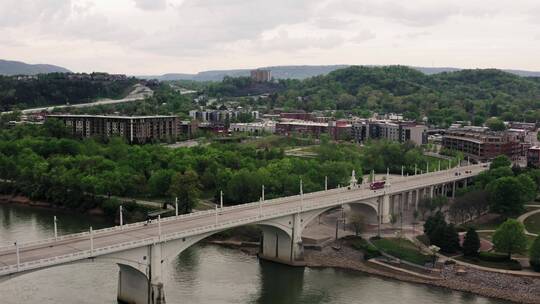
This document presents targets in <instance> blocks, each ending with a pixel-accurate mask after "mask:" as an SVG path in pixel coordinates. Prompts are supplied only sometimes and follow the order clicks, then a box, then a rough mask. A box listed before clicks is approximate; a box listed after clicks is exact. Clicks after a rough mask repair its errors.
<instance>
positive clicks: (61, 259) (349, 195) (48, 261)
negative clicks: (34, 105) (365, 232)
mask: <svg viewBox="0 0 540 304" xmlns="http://www.w3.org/2000/svg"><path fill="white" fill-rule="evenodd" d="M451 180H455V176H454V175H448V177H446V178H444V179H443V180H442V181H443V182H444V181H451ZM434 182H436V183H440V182H441V180H437V181H434ZM329 191H332V190H329ZM333 192H343V193H345V194H346V195H344V196H342V197H340V199H339V200H338V202H336V201H325V200H320V201H319V202H317V201H315V202H309V203H307V204H305V205H300V206H297V207H293V208H286V209H278V210H276V211H273V212H265V213H261V214H259V215H257V216H251V217H246V218H240V219H235V220H228V221H224V222H217V223H216V224H212V225H205V226H201V227H196V228H192V229H188V230H185V231H179V232H173V233H169V234H164V235H162V236H156V237H151V238H145V239H142V240H136V241H128V242H123V243H119V244H114V245H109V246H105V247H99V248H95V249H94V250H93V251H91V250H81V251H77V252H74V253H71V254H66V255H61V256H57V257H51V258H45V259H40V260H36V261H29V262H25V263H20V264H19V265H9V266H3V267H0V275H4V274H9V273H13V272H18V271H25V270H31V269H35V268H40V267H45V266H47V265H55V264H63V263H68V262H71V261H76V260H81V259H84V258H89V257H94V256H99V255H103V254H108V253H113V252H117V251H123V250H128V249H131V248H137V247H141V246H145V245H149V244H152V243H156V242H165V241H170V240H175V239H180V238H183V237H189V236H193V235H197V234H201V233H205V232H217V231H219V230H224V229H228V228H232V227H235V226H239V225H243V224H249V223H254V222H260V221H264V220H268V219H272V218H276V217H280V216H284V215H290V214H294V213H297V212H303V211H309V210H314V209H320V208H325V207H332V206H336V205H340V204H346V203H349V202H352V201H358V200H365V199H370V198H377V197H379V196H381V195H383V194H385V191H382V193H381V192H378V191H375V192H371V191H369V192H356V191H355V192H349V191H344V190H343V189H337V190H334V191H333ZM314 196H315V195H304V198H305V199H306V200H309V199H310V198H313V197H314ZM296 197H297V198H298V197H299V195H298V196H296ZM315 197H316V196H315ZM285 200H286V199H275V200H269V202H280V201H285ZM289 200H294V199H293V198H291V197H289ZM257 204H258V202H255V203H249V204H246V205H248V206H253V205H257ZM265 204H266V203H265ZM248 206H245V205H239V206H232V207H227V209H228V210H235V209H239V208H242V207H244V208H247V207H248ZM224 211H225V210H224ZM214 213H215V210H207V211H201V212H196V213H191V214H185V215H179V216H178V217H171V218H167V219H164V221H172V220H175V219H178V218H190V217H195V216H198V215H199V216H202V215H207V214H214ZM141 225H144V222H142V223H133V224H129V225H126V226H125V227H128V228H129V227H137V226H141ZM119 229H124V228H122V227H120V226H115V227H111V228H105V229H100V230H96V234H100V233H106V232H111V231H115V230H119ZM88 235H89V232H83V233H78V234H72V235H67V236H64V237H59V238H58V239H56V240H57V241H58V240H67V239H70V238H76V237H86V236H88ZM52 240H55V239H52ZM46 242H47V241H46V240H42V241H37V242H32V243H30V244H41V243H46ZM26 244H28V243H26Z"/></svg>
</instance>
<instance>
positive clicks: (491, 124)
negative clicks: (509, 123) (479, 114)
mask: <svg viewBox="0 0 540 304" xmlns="http://www.w3.org/2000/svg"><path fill="white" fill-rule="evenodd" d="M486 126H487V127H488V128H489V129H490V130H491V131H504V130H506V126H505V124H504V122H503V121H502V120H500V119H499V118H496V117H492V118H490V119H488V120H486Z"/></svg>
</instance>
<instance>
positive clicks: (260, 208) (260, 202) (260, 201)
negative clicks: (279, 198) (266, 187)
mask: <svg viewBox="0 0 540 304" xmlns="http://www.w3.org/2000/svg"><path fill="white" fill-rule="evenodd" d="M259 217H262V197H261V198H260V199H259Z"/></svg>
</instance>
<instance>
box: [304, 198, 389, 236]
mask: <svg viewBox="0 0 540 304" xmlns="http://www.w3.org/2000/svg"><path fill="white" fill-rule="evenodd" d="M343 206H344V207H345V208H349V212H354V213H361V214H362V215H365V216H366V220H367V222H368V224H377V217H378V215H379V211H378V209H379V208H378V203H377V201H356V202H350V203H346V204H343ZM339 207H340V206H331V207H326V208H322V209H317V210H312V211H309V212H307V213H306V215H305V216H304V217H303V221H302V230H304V229H305V228H306V226H307V225H308V224H309V223H311V222H312V221H313V220H314V219H316V218H317V217H319V216H320V215H322V214H324V213H326V212H328V211H330V210H333V209H336V208H339Z"/></svg>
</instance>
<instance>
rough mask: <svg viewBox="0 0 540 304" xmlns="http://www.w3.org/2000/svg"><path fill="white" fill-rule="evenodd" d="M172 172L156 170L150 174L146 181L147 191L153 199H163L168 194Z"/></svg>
mask: <svg viewBox="0 0 540 304" xmlns="http://www.w3.org/2000/svg"><path fill="white" fill-rule="evenodd" d="M173 175H174V171H172V170H157V171H155V172H153V173H152V176H150V179H149V180H148V191H149V192H150V195H152V196H154V197H163V196H165V195H167V194H168V191H169V188H170V186H171V178H172V176H173Z"/></svg>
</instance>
